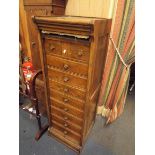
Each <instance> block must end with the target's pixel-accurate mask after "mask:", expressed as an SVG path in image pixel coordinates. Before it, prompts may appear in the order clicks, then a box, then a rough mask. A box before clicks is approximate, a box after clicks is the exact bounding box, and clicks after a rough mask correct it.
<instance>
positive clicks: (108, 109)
mask: <svg viewBox="0 0 155 155" xmlns="http://www.w3.org/2000/svg"><path fill="white" fill-rule="evenodd" d="M115 7H116V8H115V12H114V17H113V21H112V31H111V34H110V37H111V38H112V39H111V40H109V45H108V53H107V58H106V64H105V69H104V73H103V79H102V85H101V91H100V95H99V101H98V110H97V114H101V115H102V116H105V117H107V123H111V122H112V121H114V120H115V119H116V118H117V117H118V116H120V115H121V114H122V112H123V109H124V105H125V100H126V96H127V90H128V84H129V78H130V66H131V64H132V63H133V62H134V60H135V59H134V58H135V1H134V0H118V1H117V4H116V6H115ZM115 46H116V47H117V48H115ZM117 49H118V50H117ZM119 54H120V56H119Z"/></svg>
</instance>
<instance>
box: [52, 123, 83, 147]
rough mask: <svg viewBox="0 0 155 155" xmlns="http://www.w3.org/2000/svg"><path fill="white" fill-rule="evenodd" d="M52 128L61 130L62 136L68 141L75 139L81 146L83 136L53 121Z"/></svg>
mask: <svg viewBox="0 0 155 155" xmlns="http://www.w3.org/2000/svg"><path fill="white" fill-rule="evenodd" d="M52 127H53V128H55V129H57V130H59V131H60V132H61V134H62V135H63V136H64V137H65V138H66V139H70V138H71V139H74V142H75V143H77V144H80V142H81V135H80V134H77V133H75V132H74V131H72V130H70V129H67V128H65V127H64V126H62V125H61V124H59V123H58V122H55V121H53V122H52Z"/></svg>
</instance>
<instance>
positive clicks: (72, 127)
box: [52, 115, 82, 134]
mask: <svg viewBox="0 0 155 155" xmlns="http://www.w3.org/2000/svg"><path fill="white" fill-rule="evenodd" d="M52 122H58V123H59V124H61V125H62V126H64V128H66V129H70V130H72V131H74V132H76V133H78V134H81V133H82V128H81V127H79V126H77V125H75V124H73V123H72V122H70V121H68V120H64V119H62V118H61V117H59V116H57V115H52Z"/></svg>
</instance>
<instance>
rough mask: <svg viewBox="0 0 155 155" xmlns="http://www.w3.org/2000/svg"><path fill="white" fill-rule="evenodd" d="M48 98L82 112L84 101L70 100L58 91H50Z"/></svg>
mask: <svg viewBox="0 0 155 155" xmlns="http://www.w3.org/2000/svg"><path fill="white" fill-rule="evenodd" d="M50 98H51V99H52V98H53V99H56V100H58V101H60V102H63V103H65V104H68V105H70V106H71V107H74V108H77V109H79V110H82V111H83V108H84V103H85V102H84V101H80V100H76V99H75V98H71V97H69V96H68V95H65V94H62V93H60V92H58V91H55V90H53V89H50Z"/></svg>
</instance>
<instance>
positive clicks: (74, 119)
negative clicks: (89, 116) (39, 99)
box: [51, 106, 83, 127]
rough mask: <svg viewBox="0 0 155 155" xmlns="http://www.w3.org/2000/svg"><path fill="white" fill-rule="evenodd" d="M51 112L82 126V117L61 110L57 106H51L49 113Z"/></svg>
mask: <svg viewBox="0 0 155 155" xmlns="http://www.w3.org/2000/svg"><path fill="white" fill-rule="evenodd" d="M52 114H55V115H58V116H60V117H61V118H62V119H64V120H68V121H70V122H72V123H74V124H76V125H78V126H80V127H82V126H83V120H82V119H80V118H78V117H75V116H74V115H71V114H69V113H68V112H66V111H63V110H62V109H59V108H57V107H54V106H52V109H51V115H52Z"/></svg>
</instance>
